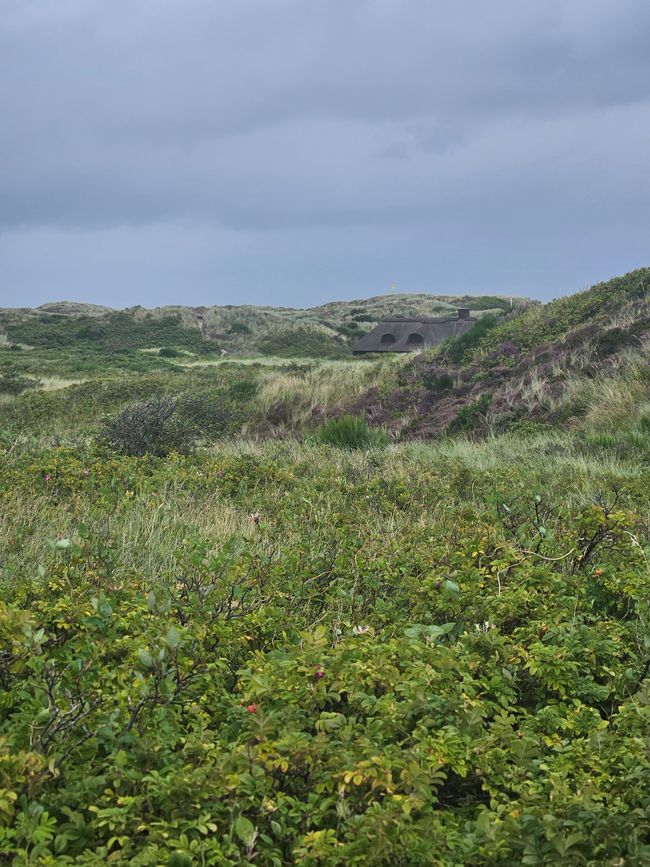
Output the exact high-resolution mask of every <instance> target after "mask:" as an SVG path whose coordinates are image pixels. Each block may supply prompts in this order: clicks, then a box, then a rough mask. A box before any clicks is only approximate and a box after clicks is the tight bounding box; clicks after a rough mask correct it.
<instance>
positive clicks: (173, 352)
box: [158, 346, 180, 358]
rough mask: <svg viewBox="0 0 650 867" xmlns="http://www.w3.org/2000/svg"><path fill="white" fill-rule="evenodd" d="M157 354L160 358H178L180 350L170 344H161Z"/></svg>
mask: <svg viewBox="0 0 650 867" xmlns="http://www.w3.org/2000/svg"><path fill="white" fill-rule="evenodd" d="M158 355H159V356H160V357H161V358H178V356H179V355H180V352H179V351H178V349H174V348H173V347H171V346H161V347H160V349H159V350H158Z"/></svg>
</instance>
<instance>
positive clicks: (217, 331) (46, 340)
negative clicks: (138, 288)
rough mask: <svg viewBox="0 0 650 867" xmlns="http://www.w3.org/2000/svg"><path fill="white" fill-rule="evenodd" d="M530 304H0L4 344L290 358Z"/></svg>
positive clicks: (325, 354) (429, 300)
mask: <svg viewBox="0 0 650 867" xmlns="http://www.w3.org/2000/svg"><path fill="white" fill-rule="evenodd" d="M511 303H512V304H513V305H514V306H515V307H516V308H517V309H520V308H523V307H524V306H526V305H529V304H531V303H532V302H528V301H526V300H525V299H513V300H512V302H511V299H509V298H508V299H506V298H500V297H496V296H478V297H468V296H463V297H460V298H454V297H452V296H436V295H427V294H393V295H383V296H376V297H373V298H368V299H364V300H358V301H340V302H332V303H330V304H325V305H322V306H320V307H313V308H306V309H293V308H282V307H256V306H248V305H247V306H233V305H228V306H225V307H223V306H222V307H218V306H214V307H192V308H190V307H162V308H156V309H153V310H145V309H144V308H142V307H133V308H129V309H127V310H110V309H109V308H106V307H99V306H96V305H87V304H74V303H71V302H54V303H51V304H45V305H43V306H42V307H39V308H36V309H34V310H29V309H16V310H8V309H4V310H0V335H1V336H2V339H3V340H4V342H5V343H6V344H10V345H17V346H23V347H35V348H38V349H43V350H50V349H51V350H57V351H60V350H64V351H68V352H75V351H79V352H84V353H86V354H87V353H94V354H98V355H102V356H105V357H108V358H109V359H111V358H117V357H119V356H124V355H125V354H129V353H132V352H133V351H137V350H141V349H153V348H160V347H166V348H169V349H172V350H175V351H181V352H184V353H193V354H197V355H206V354H210V353H215V352H216V353H219V352H220V351H221V349H226V350H228V352H231V353H239V354H262V355H275V356H278V355H279V356H284V357H303V358H304V357H313V358H336V357H344V356H346V355H347V353H348V351H349V346H350V344H351V343H352V342H354V341H355V340H356V339H357V338H358V337H360V336H361V335H362V334H363V333H364V332H365V331H367V330H368V329H369V328H371V327H373V325H375V324H376V323H377V322H378V321H379V320H380V319H382V318H384V317H386V316H395V315H399V316H418V315H427V316H431V315H441V314H444V313H446V312H449V311H453V310H455V308H456V307H457V306H469V307H470V308H471V309H472V310H473V311H475V312H482V311H497V312H501V311H504V310H509V309H510V308H511Z"/></svg>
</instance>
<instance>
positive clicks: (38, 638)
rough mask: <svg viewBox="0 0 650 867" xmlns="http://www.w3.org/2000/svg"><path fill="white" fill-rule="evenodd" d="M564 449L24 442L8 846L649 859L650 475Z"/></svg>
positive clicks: (18, 849) (195, 857)
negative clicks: (119, 449)
mask: <svg viewBox="0 0 650 867" xmlns="http://www.w3.org/2000/svg"><path fill="white" fill-rule="evenodd" d="M543 445H544V444H543V443H542V444H539V443H538V444H530V445H526V444H521V443H520V444H517V443H516V442H515V441H512V440H511V441H507V442H505V443H504V444H503V453H504V455H506V456H510V455H511V453H512V451H513V449H514V450H516V449H520V450H522V449H523V451H520V452H517V454H518V455H520V456H521V457H520V459H519V460H511V459H508V457H506V458H505V459H503V460H498V459H496V460H495V462H494V467H493V469H491V470H490V469H485V468H478V465H479V464H480V463H481V461H484V460H485V457H484V449H482V447H480V446H471V447H470V446H467V445H466V446H464V448H465V449H468V450H469V451H467V452H466V454H465V457H463V458H461V455H462V454H463V452H461V451H460V448H459V449H458V450H457V451H456V452H452V451H444V450H441V449H440V448H427V449H424V447H419V448H418V449H411V450H410V451H409V450H404V449H402V450H399V449H391V451H390V452H369V453H367V454H363V453H346V452H345V451H340V452H336V453H326V452H325V451H324V450H323V449H320V448H316V449H314V448H312V447H309V446H304V447H302V449H300V450H295V449H291V448H287V447H285V446H283V445H276V446H272V447H271V446H267V447H265V448H263V449H258V450H256V451H246V450H232V449H221V450H218V451H216V452H214V453H211V454H202V455H198V454H197V455H190V456H187V457H182V456H178V455H175V456H172V457H169V458H167V459H159V458H154V457H150V456H148V457H142V458H135V457H119V456H115V455H109V454H107V453H104V452H102V451H101V450H96V449H95V450H92V449H91V450H80V449H68V450H65V449H45V450H41V451H39V450H28V449H23V450H22V451H20V452H16V451H14V452H13V453H12V454H11V455H10V456H9V457H8V459H7V461H6V466H5V472H4V474H3V475H2V477H0V495H2V497H3V503H4V517H5V521H4V523H3V525H2V527H1V528H0V533H2V534H3V536H2V539H1V542H2V546H3V563H2V569H3V572H2V581H1V582H0V650H1V656H0V677H1V678H2V690H0V719H1V720H2V723H0V819H1V822H0V825H1V828H2V830H1V831H0V851H1V852H2V856H3V858H4V859H5V860H6V861H7V862H8V863H11V862H14V863H43V864H53V863H62V864H73V863H81V864H84V863H87V864H93V863H98V859H101V860H102V861H103V862H106V863H135V864H151V865H157V864H169V865H178V867H180V865H187V864H194V863H200V864H214V865H221V864H239V863H250V862H253V863H258V864H262V865H266V864H268V865H283V864H292V863H320V864H324V865H328V864H329V865H339V864H404V865H410V864H432V865H433V864H441V865H446V864H449V865H463V864H466V865H474V864H489V863H492V864H497V863H502V864H518V863H526V864H539V865H544V864H553V863H557V864H568V865H582V864H594V865H596V864H606V863H632V864H635V863H645V861H646V860H647V859H648V856H649V855H650V853H649V851H648V843H647V839H648V833H649V831H650V824H649V822H648V786H647V778H648V774H650V760H649V758H648V753H647V747H646V740H647V739H646V735H647V716H648V713H647V711H648V707H649V706H650V704H649V702H650V696H649V693H648V681H647V676H648V668H649V666H648V660H649V659H650V656H649V653H650V610H649V609H648V604H647V589H648V569H647V563H646V559H645V557H646V556H647V547H648V544H649V541H650V540H649V539H648V530H647V525H646V522H645V519H644V517H643V516H644V515H645V514H647V509H648V506H649V505H650V501H649V500H648V491H649V490H650V485H649V484H648V482H649V479H648V473H647V470H646V469H641V470H640V471H639V470H637V472H636V474H633V473H632V474H631V473H630V470H631V468H632V466H633V465H632V464H630V466H629V467H628V466H626V467H623V466H620V467H619V468H618V469H617V471H616V472H615V473H614V474H613V475H610V476H608V475H607V473H606V471H605V469H604V465H603V462H602V461H600V460H595V461H594V462H593V466H592V468H591V469H589V470H588V471H587V470H586V466H587V465H586V464H585V462H584V461H582V462H581V461H576V462H575V463H574V464H573V465H572V464H570V463H568V462H567V461H566V457H565V458H564V459H563V460H556V461H555V462H554V463H553V458H552V455H554V454H556V453H557V451H558V449H557V446H556V447H555V450H554V451H549V452H548V455H549V456H548V457H545V458H543V459H541V460H539V462H538V463H537V464H535V463H534V462H533V458H534V456H535V455H536V454H538V453H539V451H540V449H541V448H543ZM498 449H499V445H498V444H497V443H495V444H494V445H493V447H492V450H491V451H492V454H497V453H498ZM612 484H613V485H614V487H613V488H612ZM594 492H597V493H596V495H594ZM28 503H29V504H30V511H29V512H28V511H26V510H25V507H26V504H28ZM226 511H229V512H230V515H231V517H230V518H229V522H228V524H224V525H223V530H222V531H217V532H216V535H215V524H214V518H215V515H218V514H220V513H224V512H226ZM71 512H72V513H71ZM201 514H204V515H205V516H206V517H207V516H209V517H210V519H211V521H212V523H205V524H202V523H201V522H202V520H203V519H202V518H201ZM234 515H236V516H237V518H236V520H234V519H233V516H234ZM199 525H202V526H203V532H201V531H200V530H199V529H198V527H199ZM62 530H63V531H64V532H63V533H62V532H61V531H62Z"/></svg>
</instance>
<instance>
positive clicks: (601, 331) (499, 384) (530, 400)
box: [353, 268, 650, 437]
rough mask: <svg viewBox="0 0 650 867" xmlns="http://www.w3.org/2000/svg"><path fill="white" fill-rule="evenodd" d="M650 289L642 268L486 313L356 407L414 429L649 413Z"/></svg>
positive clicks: (599, 421)
mask: <svg viewBox="0 0 650 867" xmlns="http://www.w3.org/2000/svg"><path fill="white" fill-rule="evenodd" d="M648 290H650V268H643V269H639V270H637V271H632V272H630V273H629V274H626V275H624V276H622V277H617V278H615V279H613V280H609V281H607V282H604V283H599V284H598V285H596V286H593V287H592V288H591V289H588V290H586V291H584V292H579V293H577V294H575V295H572V296H569V297H566V298H561V299H559V300H557V301H553V302H551V303H549V304H545V305H542V306H538V307H534V308H530V309H528V310H526V311H524V312H523V313H522V314H521V315H518V316H514V317H510V318H508V319H506V320H505V321H502V322H501V323H499V322H492V323H490V322H488V321H483V322H480V323H479V325H478V326H476V327H475V328H474V329H472V331H470V332H468V333H467V334H465V335H463V336H461V337H459V338H455V339H452V340H451V341H449V342H448V343H447V344H445V345H444V346H443V347H441V348H440V349H436V350H434V351H430V352H428V353H425V354H423V355H421V356H419V357H418V358H416V359H415V360H414V361H413V362H412V363H411V364H409V365H407V366H406V367H405V368H404V369H403V371H402V373H401V377H400V381H399V384H398V385H397V387H396V388H393V389H392V390H390V391H387V390H386V389H383V390H382V389H381V388H379V387H377V388H375V389H373V390H372V391H370V392H369V393H368V394H366V395H365V396H364V397H363V398H362V399H360V400H359V401H357V402H356V403H355V404H354V406H353V410H354V411H355V412H365V413H366V414H367V416H368V418H369V419H370V420H371V421H372V422H373V423H375V424H386V425H388V426H389V427H391V428H393V429H394V430H395V431H399V432H401V434H402V435H405V436H417V437H421V436H425V437H427V436H440V435H442V434H454V433H459V432H462V433H468V434H477V433H485V432H487V431H499V430H505V429H512V428H517V427H521V426H524V427H528V428H530V426H531V424H533V425H535V424H538V425H555V426H557V425H561V426H566V425H575V424H579V423H581V421H587V422H589V423H590V424H591V425H592V426H594V427H596V428H604V429H607V428H611V427H612V426H614V425H615V424H617V422H618V421H620V420H621V419H625V420H626V422H628V423H629V424H633V423H637V424H646V423H650V402H649V399H650V372H649V370H650V368H649V366H648V358H649V357H650V297H649V296H648ZM489 325H493V327H488V326H489Z"/></svg>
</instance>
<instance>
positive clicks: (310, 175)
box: [0, 0, 650, 304]
mask: <svg viewBox="0 0 650 867" xmlns="http://www.w3.org/2000/svg"><path fill="white" fill-rule="evenodd" d="M649 36H650V5H648V4H647V3H646V2H642V0H635V2H632V0H622V2H619V3H617V4H613V3H611V2H610V0H607V2H605V0H562V2H558V0H529V2H521V3H513V2H505V0H496V2H493V3H490V4H486V3H485V2H484V0H466V2H463V3H459V2H457V0H456V2H451V0H268V2H262V0H182V2H181V0H168V2H161V0H128V2H127V0H116V2H113V3H110V4H108V3H104V2H100V0H0V118H2V123H1V124H0V303H7V304H8V303H29V302H30V301H34V302H38V301H42V300H45V299H46V298H52V297H60V296H63V295H66V296H68V297H73V296H75V297H86V298H89V299H91V298H92V299H93V300H104V301H105V302H107V303H111V302H112V303H116V304H117V303H134V302H135V300H137V301H140V302H141V303H149V304H155V303H162V301H173V300H178V298H179V293H181V292H182V293H183V295H184V297H185V299H186V300H187V299H188V294H189V295H190V296H192V298H193V299H194V300H197V301H198V300H202V301H209V300H213V301H215V302H223V303H228V302H232V301H233V300H241V298H242V294H243V295H245V296H246V298H245V300H250V301H255V300H261V299H263V298H264V299H266V300H269V301H278V302H285V303H296V304H308V303H311V302H313V301H317V300H320V299H325V298H326V297H329V296H332V295H334V294H336V295H350V294H363V293H364V292H368V291H374V290H377V289H382V288H385V287H386V286H387V285H388V284H389V283H390V281H391V280H392V279H398V280H399V282H400V285H402V286H403V288H405V289H406V288H413V289H428V290H431V291H466V290H469V291H502V292H511V291H513V292H520V293H527V292H535V293H537V294H558V293H559V292H560V291H570V290H572V289H574V288H577V286H576V282H575V281H578V285H580V284H582V283H585V282H588V281H589V280H591V279H595V278H597V277H600V276H602V277H606V276H608V275H609V274H610V273H612V272H616V271H622V270H625V269H626V268H628V267H633V266H635V265H637V264H643V263H645V262H646V261H647V260H648V258H649V257H648V251H647V238H648V237H650V217H649V214H648V201H649V199H650V196H649V194H650V172H648V162H649V160H648V153H650V52H649V51H648V50H647V46H648V38H649ZM600 269H602V270H600ZM405 282H406V284H407V285H404V284H405ZM100 295H101V298H100V297H99V296H100ZM235 295H236V296H237V298H236V299H235V298H234V296H235ZM134 296H137V297H135V298H134ZM25 299H27V300H25Z"/></svg>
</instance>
